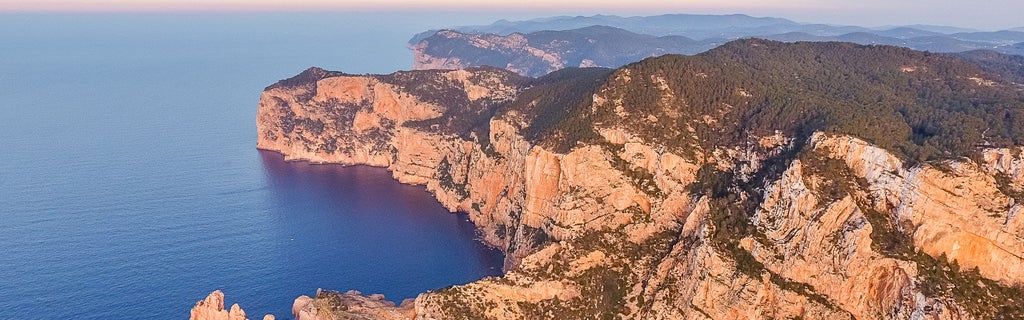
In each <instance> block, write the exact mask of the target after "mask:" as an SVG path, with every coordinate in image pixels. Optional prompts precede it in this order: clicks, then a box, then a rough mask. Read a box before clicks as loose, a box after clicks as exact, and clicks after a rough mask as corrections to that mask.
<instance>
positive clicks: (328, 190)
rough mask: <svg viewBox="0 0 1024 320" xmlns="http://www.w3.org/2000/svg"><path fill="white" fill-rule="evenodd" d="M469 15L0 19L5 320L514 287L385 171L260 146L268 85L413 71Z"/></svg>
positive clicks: (463, 230) (441, 215)
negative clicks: (322, 293) (427, 37)
mask: <svg viewBox="0 0 1024 320" xmlns="http://www.w3.org/2000/svg"><path fill="white" fill-rule="evenodd" d="M494 19H495V17H491V16H486V15H473V14H463V13H430V14H427V13H408V12H407V13H381V12H350V13H302V12H294V13H88V14H81V13H48V14H38V13H6V14H0V319H187V318H188V317H189V310H190V308H191V307H192V306H193V305H194V304H195V303H196V301H198V300H201V299H203V298H205V297H206V295H207V294H209V293H210V292H211V291H213V290H216V289H219V290H223V291H224V293H225V294H226V300H227V304H228V305H231V304H234V303H238V304H240V305H241V306H242V308H243V309H245V310H246V312H247V313H248V314H249V315H250V318H254V319H260V318H262V316H263V314H266V313H273V314H274V315H276V316H277V318H278V319H289V318H291V312H290V311H291V306H292V301H293V300H294V299H295V298H296V297H298V296H299V295H303V294H305V295H315V294H316V291H317V289H318V288H324V289H331V290H339V291H347V290H359V291H361V292H363V293H366V294H371V293H381V294H384V295H385V296H386V298H387V299H388V300H392V301H396V302H400V301H402V300H403V299H408V298H415V297H416V295H417V294H419V293H421V292H426V291H428V290H436V289H439V288H443V287H446V286H451V285H458V284H465V283H468V282H472V281H475V280H478V279H481V278H484V277H488V276H499V275H501V274H502V270H501V266H502V260H503V257H502V255H501V253H500V252H499V251H497V250H494V249H492V248H488V247H487V246H485V245H484V244H482V243H481V242H480V241H478V235H477V231H476V229H475V228H474V226H473V224H472V223H470V222H469V221H468V219H467V217H466V216H465V215H464V214H456V213H449V212H448V211H446V210H445V209H444V208H443V207H442V206H441V205H440V204H439V203H438V202H437V201H436V200H435V199H434V198H433V197H432V196H431V195H430V194H429V193H428V192H427V191H426V190H425V189H424V188H423V187H422V186H411V185H403V184H400V183H398V182H396V181H395V180H393V179H392V178H391V175H390V173H389V172H388V171H387V170H385V169H381V168H371V167H361V166H355V167H342V166H338V165H324V164H310V163H304V162H287V161H284V158H283V157H282V156H281V155H279V154H276V153H273V152H266V151H259V150H257V149H256V126H255V116H256V105H257V102H258V100H259V96H260V92H261V91H262V90H263V88H264V87H266V86H268V85H270V84H272V83H274V82H276V81H278V80H280V79H284V78H288V77H291V76H293V75H295V74H297V73H299V72H301V71H302V70H304V69H306V68H308V67H311V66H318V67H322V68H325V69H329V70H338V71H344V72H347V73H354V74H361V73H390V72H393V71H396V70H402V69H408V68H410V67H411V65H412V52H411V51H410V50H408V49H407V48H406V43H405V42H406V40H408V39H409V38H410V37H412V36H413V35H414V34H415V33H418V32H421V31H424V30H427V29H433V28H439V27H443V26H446V25H452V24H480V23H488V22H490V21H492V20H494Z"/></svg>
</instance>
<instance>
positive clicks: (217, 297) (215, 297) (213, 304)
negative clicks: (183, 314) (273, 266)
mask: <svg viewBox="0 0 1024 320" xmlns="http://www.w3.org/2000/svg"><path fill="white" fill-rule="evenodd" d="M191 314H192V315H191V316H190V317H189V320H249V318H246V316H245V310H242V308H241V307H239V306H238V304H237V303H236V304H233V305H231V309H230V310H224V293H223V292H221V291H220V290H216V291H214V292H212V293H210V295H209V296H207V297H206V299H203V300H199V302H196V305H195V307H192V311H191ZM263 320H274V315H270V314H268V315H265V316H263Z"/></svg>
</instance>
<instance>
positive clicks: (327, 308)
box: [292, 290, 415, 320]
mask: <svg viewBox="0 0 1024 320" xmlns="http://www.w3.org/2000/svg"><path fill="white" fill-rule="evenodd" d="M292 314H293V315H294V316H295V320H332V319H353V320H355V319H381V320H406V319H412V318H413V317H414V316H415V313H414V310H413V306H412V300H409V301H406V302H405V303H402V305H400V306H396V305H395V304H394V303H393V302H390V301H387V300H385V299H384V296H383V295H379V294H376V295H370V296H363V295H362V294H360V292H359V291H349V292H346V293H340V292H335V291H325V290H317V293H316V296H315V297H309V296H299V297H298V298H296V299H295V303H294V304H293V305H292Z"/></svg>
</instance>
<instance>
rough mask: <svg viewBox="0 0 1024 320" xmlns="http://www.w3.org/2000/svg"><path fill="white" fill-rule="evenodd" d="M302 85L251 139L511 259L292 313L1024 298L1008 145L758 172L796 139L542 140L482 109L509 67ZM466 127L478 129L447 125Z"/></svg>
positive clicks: (845, 149)
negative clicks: (685, 146) (412, 203)
mask: <svg viewBox="0 0 1024 320" xmlns="http://www.w3.org/2000/svg"><path fill="white" fill-rule="evenodd" d="M409 77H412V78H415V79H417V81H418V82H411V81H406V80H407V78H409ZM298 78H299V79H293V80H294V81H293V80H288V81H285V82H283V83H282V84H279V85H275V86H272V87H270V88H268V89H267V90H266V91H265V92H264V94H263V97H262V98H261V101H260V106H259V114H258V116H257V124H258V127H259V141H258V147H259V148H261V149H267V150H274V151H278V152H281V153H283V154H285V156H286V157H287V158H288V159H292V160H297V159H298V160H308V161H313V162H330V163H341V164H349V165H354V164H365V165H373V166H381V167H387V168H388V169H390V170H391V171H392V173H393V175H394V176H395V178H396V179H398V180H399V181H402V182H405V183H413V184H421V185H425V186H426V188H427V189H428V190H430V191H431V192H433V193H434V194H435V195H436V197H437V199H438V200H439V201H440V202H441V203H442V204H444V205H445V207H447V208H448V209H449V210H452V211H464V212H467V213H468V214H469V217H470V219H471V220H472V221H473V222H474V223H475V224H476V225H477V226H478V228H479V229H480V231H481V238H482V239H483V241H485V242H487V243H488V244H490V245H493V246H495V247H497V248H500V249H502V250H503V251H504V252H506V254H507V255H506V263H505V264H506V275H505V276H504V277H502V278H488V279H483V280H480V281H477V282H474V283H470V284H467V285H464V286H455V287H450V288H445V289H441V290H437V291H432V292H427V293H423V294H421V295H420V296H419V297H417V298H416V299H415V301H410V302H407V303H402V305H400V306H396V305H395V304H394V303H389V302H386V301H384V300H383V297H380V296H363V295H361V294H359V293H358V292H348V293H337V292H329V291H323V292H320V293H318V294H317V296H316V297H306V296H303V297H299V298H298V299H296V301H295V304H294V307H293V310H292V311H293V313H294V314H295V315H296V317H297V318H298V319H347V318H357V319H358V318H367V319H399V318H418V319H452V318H473V319H477V318H484V319H509V318H512V319H516V318H527V319H532V318H552V317H562V318H587V317H595V316H596V315H607V316H615V317H622V318H632V319H708V318H710V319H737V318H751V319H758V318H777V319H779V318H803V319H878V318H882V319H970V318H986V317H987V316H992V315H993V313H992V312H993V311H992V310H999V309H998V307H993V306H1007V305H1012V304H1016V303H1024V301H1017V300H1014V299H1020V297H1013V296H1012V294H1013V293H1014V292H1019V291H1013V290H1016V289H1013V287H1014V286H1017V285H1020V284H1022V283H1024V269H1022V268H1024V261H1022V259H1021V257H1024V233H1022V225H1024V222H1022V218H1020V217H1019V216H1020V215H1019V214H1018V213H1019V212H1020V211H1021V206H1022V204H1021V203H1020V202H1019V200H1017V199H1016V198H1015V196H1014V194H1015V193H1014V192H1015V190H1022V189H1024V187H1022V184H1021V167H1022V165H1021V164H1022V163H1024V160H1022V159H1024V156H1022V152H1021V151H1020V150H1019V149H993V150H986V151H985V152H984V153H983V154H984V162H983V163H974V162H972V161H970V160H962V161H952V162H947V163H945V164H944V165H943V166H942V168H936V167H933V166H931V165H922V166H916V167H910V168H907V167H906V166H905V165H904V164H903V162H902V161H900V160H899V158H897V157H896V156H894V155H893V154H891V153H889V152H887V151H886V150H884V149H881V148H878V147H875V146H872V145H871V144H869V143H867V142H865V141H862V140H859V139H857V138H853V137H849V136H843V135H826V134H820V133H819V134H815V135H813V136H812V137H810V139H808V140H807V141H805V142H806V144H805V146H804V147H803V148H804V149H802V150H805V151H806V152H802V153H794V154H796V156H794V157H793V158H792V159H790V161H785V162H774V163H772V164H770V165H773V166H777V167H774V168H773V169H778V170H777V172H778V174H777V175H758V174H757V173H758V172H761V171H766V170H764V169H766V167H767V166H769V164H766V161H765V159H768V158H770V157H773V156H776V155H780V154H783V153H784V152H785V151H788V150H790V148H793V146H794V145H796V144H795V143H794V141H795V138H794V137H786V136H783V135H781V134H779V133H776V134H774V135H769V136H765V137H750V144H751V145H757V146H760V147H759V148H757V149H753V148H752V149H749V150H741V149H736V148H725V147H722V148H719V149H709V150H690V152H680V151H679V150H670V149H667V148H665V147H664V146H661V145H658V144H655V143H652V142H649V141H645V140H644V139H643V138H640V137H641V135H640V134H639V133H638V131H637V130H640V129H642V128H631V127H623V126H619V127H616V126H615V125H614V124H607V123H606V124H602V126H603V127H600V128H598V130H597V131H598V133H599V134H600V136H601V137H602V138H603V139H604V142H603V145H580V146H577V147H574V148H572V149H571V150H569V151H567V152H556V151H554V150H553V149H550V148H546V147H544V146H542V145H539V144H534V143H531V142H530V141H529V140H528V139H527V138H525V137H524V135H523V133H522V132H523V131H524V130H525V128H527V127H528V126H529V119H527V117H525V116H524V115H523V114H522V113H520V112H519V111H516V110H512V111H501V109H489V107H488V106H492V105H495V104H500V103H502V102H507V101H509V100H511V99H514V98H515V97H516V96H517V94H519V92H520V91H521V90H523V88H524V87H526V86H527V85H526V84H524V83H525V82H522V81H521V79H519V78H516V77H514V76H512V75H510V74H509V73H507V72H503V71H500V70H493V69H475V70H460V71H420V72H418V73H405V74H397V75H390V76H350V75H342V74H331V73H327V72H323V71H322V70H321V71H317V70H310V71H307V72H306V73H304V74H303V75H300V77H298ZM424 79H425V80H424ZM424 81H425V82H426V83H428V84H429V85H430V86H432V87H431V90H429V92H433V91H437V92H444V95H443V97H439V96H432V95H431V94H430V93H429V92H428V91H424V90H421V88H422V86H425V85H424V84H423V83H424ZM597 100H599V99H595V108H596V104H600V103H601V101H597ZM456 111H457V112H456ZM467 113H468V114H477V115H482V116H481V117H480V118H470V119H466V118H464V117H463V116H462V115H465V114H467ZM481 121H484V122H483V123H487V124H488V125H487V126H486V127H487V128H488V130H485V131H479V130H473V129H466V128H462V129H460V128H461V127H460V124H461V123H466V122H477V123H480V122H481ZM705 121H710V120H705ZM684 151H686V150H684ZM732 168H736V170H734V172H737V173H738V174H737V175H736V177H734V178H731V179H733V180H728V181H726V180H723V181H726V182H731V183H736V184H740V185H738V186H732V187H730V189H728V190H727V191H728V192H725V193H723V192H708V191H707V190H706V189H711V188H714V183H713V182H714V181H712V180H714V179H716V178H715V177H717V176H714V175H707V172H709V171H708V170H712V171H716V170H717V171H723V170H730V169H732ZM754 177H757V179H764V180H754V179H755V178H754ZM744 183H747V184H756V185H754V186H755V187H754V188H748V189H749V190H748V189H744V188H742V184H744ZM702 186H707V188H706V189H702V188H703V187H702ZM732 210H742V211H744V212H749V216H748V217H747V219H749V221H732V220H730V219H734V218H735V217H736V215H735V214H733V215H731V216H730V214H729V212H731V211H732ZM744 226H748V227H744ZM953 262H955V264H956V268H962V269H963V270H967V269H971V268H977V275H973V274H971V273H969V272H968V273H961V272H959V270H953V267H952V266H953ZM954 288H955V289H954ZM1003 289H1005V290H1007V291H1005V292H1003V291H999V292H1003V293H999V292H997V291H993V290H1003ZM968 293H970V294H975V293H977V294H979V295H978V296H982V297H989V298H986V299H993V300H995V299H1002V301H998V302H992V300H987V301H986V300H984V299H983V301H981V302H979V301H975V300H970V299H968V298H966V297H976V296H974V295H967V294H968ZM1007 293H1008V294H1009V295H1007ZM211 297H213V296H212V295H211ZM208 300H209V298H208ZM217 301H218V300H217V299H214V300H213V301H212V302H206V303H204V302H201V304H203V305H204V306H205V305H216V304H217ZM219 301H220V305H221V307H220V308H221V309H222V304H223V298H222V296H221V298H220V300H219ZM199 307H200V306H199V305H198V304H197V308H199ZM204 310H205V309H204ZM195 312H196V311H193V315H195Z"/></svg>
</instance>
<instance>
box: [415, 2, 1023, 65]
mask: <svg viewBox="0 0 1024 320" xmlns="http://www.w3.org/2000/svg"><path fill="white" fill-rule="evenodd" d="M629 21H633V22H629ZM638 21H639V22H643V23H634V22H638ZM711 22H714V23H711ZM598 26H600V28H601V29H603V30H606V34H605V36H603V37H600V36H591V37H589V38H587V39H580V38H579V36H580V33H584V34H585V33H587V32H586V31H587V30H588V29H593V28H596V27H598ZM918 27H920V29H918V28H914V26H897V27H886V28H865V27H857V26H837V25H825V24H800V23H796V22H792V21H789V20H784V19H783V20H773V19H771V18H754V17H750V16H745V15H729V16H724V15H723V16H714V15H663V16H650V17H628V18H623V17H616V16H593V17H553V18H548V19H536V20H528V21H521V22H505V23H500V24H498V23H496V24H494V25H491V26H473V27H451V28H448V29H445V30H441V31H428V32H425V33H421V34H418V35H417V36H415V37H413V38H412V39H410V41H409V44H408V47H409V48H410V49H412V50H413V51H414V56H415V60H414V69H429V68H440V69H459V68H465V67H471V66H479V65H492V66H496V67H503V68H511V70H514V71H517V72H519V73H520V74H523V75H527V76H534V77H536V76H540V75H543V73H544V72H542V70H546V72H550V71H553V70H557V69H560V68H563V67H569V66H572V67H586V66H600V67H610V68H616V67H620V66H622V65H624V64H625V63H628V62H634V61H639V60H640V59H642V58H645V57H650V56H656V55H660V54H669V53H672V54H696V53H700V52H704V51H707V50H710V49H712V48H714V47H717V46H719V45H721V44H723V43H726V42H728V41H731V40H735V39H741V38H751V37H753V38H764V39H769V40H779V41H789V42H796V41H818V42H829V41H841V42H854V43H859V44H880V45H894V46H902V47H907V48H911V49H915V50H924V51H932V52H943V53H956V52H965V51H972V50H995V51H999V52H1003V53H1007V54H1024V49H1022V48H1024V46H1021V43H1024V32H1021V31H1013V30H1001V31H976V30H969V29H962V28H952V27H947V28H940V27H938V26H918ZM924 29H929V30H930V31H929V30H924ZM613 33H614V34H615V36H614V37H612V36H610V34H613ZM537 34H544V36H543V39H531V37H530V35H537ZM651 36H659V37H663V38H659V39H662V41H649V40H650V39H651ZM669 36H678V37H682V38H674V40H669V39H668V38H664V37H669ZM686 40H688V41H686ZM595 41H596V42H598V43H603V46H604V47H605V48H609V49H606V50H604V51H602V52H600V53H596V52H594V51H593V47H594V42H595ZM641 53H642V54H641ZM569 55H571V56H569ZM584 61H585V62H590V63H582V62H584ZM594 61H600V62H594Z"/></svg>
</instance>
